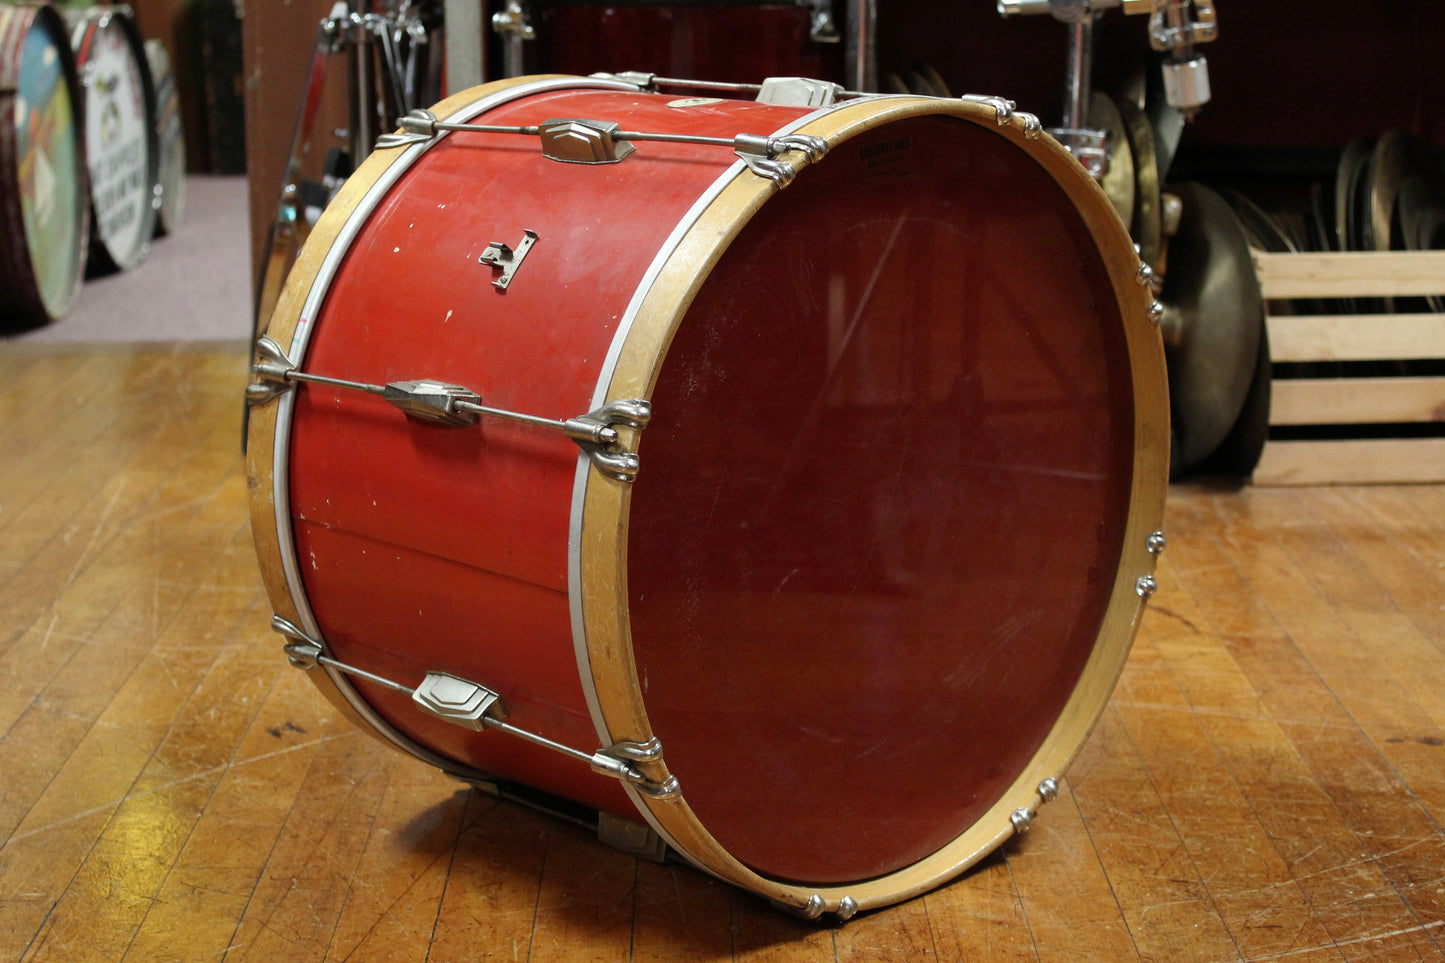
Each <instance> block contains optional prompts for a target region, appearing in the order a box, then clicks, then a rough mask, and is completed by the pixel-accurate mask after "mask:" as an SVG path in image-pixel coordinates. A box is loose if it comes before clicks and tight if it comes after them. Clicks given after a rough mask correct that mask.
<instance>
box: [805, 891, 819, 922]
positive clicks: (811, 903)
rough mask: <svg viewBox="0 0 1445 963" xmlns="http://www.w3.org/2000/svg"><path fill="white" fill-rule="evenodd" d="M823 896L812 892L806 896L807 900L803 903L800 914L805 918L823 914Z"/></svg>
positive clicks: (809, 918) (810, 918)
mask: <svg viewBox="0 0 1445 963" xmlns="http://www.w3.org/2000/svg"><path fill="white" fill-rule="evenodd" d="M823 906H824V903H823V897H821V896H819V895H818V894H817V893H814V894H813V895H812V896H809V897H808V902H807V903H805V904H804V905H803V908H802V911H801V912H802V914H803V919H805V920H815V919H817V918H818V917H819V916H822V915H823Z"/></svg>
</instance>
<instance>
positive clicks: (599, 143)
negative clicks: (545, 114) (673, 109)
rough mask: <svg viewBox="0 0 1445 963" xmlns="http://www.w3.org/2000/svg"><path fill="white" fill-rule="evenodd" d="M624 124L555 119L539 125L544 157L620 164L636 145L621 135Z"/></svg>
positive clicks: (565, 162)
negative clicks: (618, 133) (618, 134)
mask: <svg viewBox="0 0 1445 963" xmlns="http://www.w3.org/2000/svg"><path fill="white" fill-rule="evenodd" d="M620 129H621V125H620V124H617V123H615V122H613V121H605V120H580V119H578V118H565V119H556V118H554V119H552V120H548V121H546V122H545V123H543V124H540V125H538V128H537V132H538V134H539V135H540V136H541V138H542V156H543V157H546V158H547V159H548V160H554V161H561V162H562V163H564V164H616V163H617V162H619V161H621V160H623V159H624V158H626V157H627V155H628V154H631V153H632V152H633V151H634V150H635V149H636V148H634V147H633V146H632V142H631V141H628V140H624V139H622V138H621V137H619V136H617V132H618V130H620Z"/></svg>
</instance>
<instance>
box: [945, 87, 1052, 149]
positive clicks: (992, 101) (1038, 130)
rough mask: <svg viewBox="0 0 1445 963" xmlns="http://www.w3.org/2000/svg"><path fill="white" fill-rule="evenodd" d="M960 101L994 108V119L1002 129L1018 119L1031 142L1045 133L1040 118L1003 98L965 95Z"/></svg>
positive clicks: (1025, 135)
mask: <svg viewBox="0 0 1445 963" xmlns="http://www.w3.org/2000/svg"><path fill="white" fill-rule="evenodd" d="M958 99H959V100H961V101H963V102H964V103H968V104H982V105H983V106H985V107H992V108H993V114H994V119H995V120H997V121H998V125H999V126H1000V127H1006V126H1008V124H1009V122H1010V121H1012V120H1013V119H1014V117H1018V119H1019V122H1020V123H1021V124H1023V128H1024V137H1026V138H1028V139H1029V140H1033V139H1035V138H1037V137H1038V136H1039V135H1040V134H1042V133H1043V132H1044V125H1043V123H1042V122H1041V121H1040V120H1039V119H1038V117H1036V116H1035V115H1033V114H1029V113H1025V112H1024V111H1021V110H1017V109H1016V108H1017V107H1018V105H1017V104H1015V103H1014V102H1013V101H1012V100H1007V99H1005V98H1003V97H986V96H983V95H981V94H964V95H963V96H962V97H960V98H958Z"/></svg>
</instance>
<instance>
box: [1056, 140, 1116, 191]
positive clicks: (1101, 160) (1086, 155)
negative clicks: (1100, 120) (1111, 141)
mask: <svg viewBox="0 0 1445 963" xmlns="http://www.w3.org/2000/svg"><path fill="white" fill-rule="evenodd" d="M1049 135H1050V136H1052V137H1053V138H1054V140H1056V141H1058V142H1059V143H1060V144H1063V145H1064V149H1065V150H1067V151H1068V152H1069V153H1070V154H1073V155H1074V157H1075V158H1077V159H1078V161H1079V163H1080V164H1082V165H1083V167H1084V170H1085V171H1086V172H1087V173H1088V175H1089V176H1090V177H1092V178H1093V179H1094V180H1096V181H1097V180H1101V179H1103V177H1104V175H1105V174H1107V173H1109V148H1108V145H1107V143H1106V140H1107V138H1108V134H1107V132H1105V131H1102V130H1095V129H1094V128H1092V127H1050V128H1049Z"/></svg>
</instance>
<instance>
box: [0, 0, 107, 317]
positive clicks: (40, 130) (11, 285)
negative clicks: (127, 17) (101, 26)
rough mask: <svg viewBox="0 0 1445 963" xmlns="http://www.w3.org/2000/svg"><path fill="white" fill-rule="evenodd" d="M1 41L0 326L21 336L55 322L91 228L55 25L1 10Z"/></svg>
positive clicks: (77, 276)
mask: <svg viewBox="0 0 1445 963" xmlns="http://www.w3.org/2000/svg"><path fill="white" fill-rule="evenodd" d="M0 37H3V39H4V48H3V49H4V52H5V53H4V58H5V62H4V64H3V66H0V87H7V88H10V89H12V90H13V91H14V93H13V94H11V95H9V97H6V98H4V99H7V100H9V102H10V103H9V108H8V110H6V111H5V115H6V116H5V117H4V118H3V122H4V123H7V124H9V125H11V128H12V129H11V132H10V136H7V137H4V138H0V170H3V171H4V179H5V183H4V185H3V187H0V205H3V209H4V213H5V217H4V221H5V223H4V226H3V228H0V232H3V248H4V255H5V256H4V263H5V268H4V282H3V284H0V317H3V320H4V323H5V325H6V326H7V327H10V326H30V325H36V324H44V323H47V322H51V321H55V320H57V319H58V318H60V317H62V316H63V315H64V314H65V313H66V312H67V311H69V310H70V308H71V306H72V305H73V304H74V303H75V298H76V296H77V295H78V293H79V290H80V282H81V276H82V272H83V270H84V265H85V251H86V241H87V232H88V230H89V224H90V221H89V211H88V207H87V200H86V191H85V183H86V178H85V168H84V162H83V155H82V149H81V141H80V129H79V114H78V111H77V89H78V87H77V83H76V74H75V63H74V60H73V59H72V57H71V53H70V45H69V42H68V40H67V38H66V33H65V28H64V24H63V23H62V22H61V21H60V18H59V17H57V16H56V15H55V14H54V13H53V12H52V11H51V10H49V9H48V8H43V7H3V8H0ZM17 54H18V56H17Z"/></svg>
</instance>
